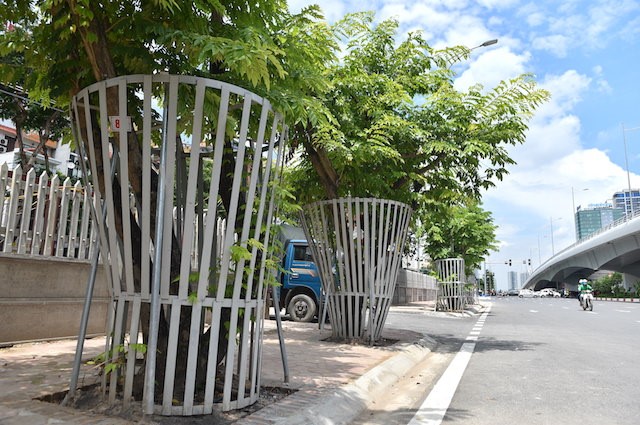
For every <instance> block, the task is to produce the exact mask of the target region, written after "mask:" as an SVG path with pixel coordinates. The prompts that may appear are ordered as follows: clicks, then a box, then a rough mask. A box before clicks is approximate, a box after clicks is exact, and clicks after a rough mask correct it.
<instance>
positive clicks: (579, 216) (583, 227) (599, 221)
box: [575, 204, 640, 240]
mask: <svg viewBox="0 0 640 425" xmlns="http://www.w3.org/2000/svg"><path fill="white" fill-rule="evenodd" d="M638 207H639V208H640V204H639V205H638ZM638 212H639V213H640V210H639V211H638ZM624 216H625V210H624V209H623V208H618V207H616V206H615V205H612V204H589V205H588V206H587V208H584V209H583V208H581V207H578V209H577V211H576V217H575V218H576V238H577V239H578V240H580V239H582V238H585V237H587V236H589V235H591V234H592V233H594V232H597V231H598V230H600V229H602V228H603V227H608V226H609V225H611V224H613V223H614V222H615V221H616V220H618V219H620V218H622V217H624Z"/></svg>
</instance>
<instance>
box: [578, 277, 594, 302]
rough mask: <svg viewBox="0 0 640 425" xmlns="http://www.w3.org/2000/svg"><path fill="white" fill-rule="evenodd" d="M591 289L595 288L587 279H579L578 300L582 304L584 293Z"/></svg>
mask: <svg viewBox="0 0 640 425" xmlns="http://www.w3.org/2000/svg"><path fill="white" fill-rule="evenodd" d="M591 290H593V288H592V287H591V284H590V283H589V281H588V280H587V279H580V280H579V281H578V294H579V295H578V302H579V303H580V304H582V295H583V294H585V293H586V292H587V291H591Z"/></svg>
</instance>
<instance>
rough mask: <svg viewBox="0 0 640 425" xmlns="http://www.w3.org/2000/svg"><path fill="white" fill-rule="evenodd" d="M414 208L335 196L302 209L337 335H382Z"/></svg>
mask: <svg viewBox="0 0 640 425" xmlns="http://www.w3.org/2000/svg"><path fill="white" fill-rule="evenodd" d="M411 213H412V210H411V208H409V207H408V206H407V205H405V204H402V203H400V202H396V201H389V200H383V199H374V198H341V199H332V200H329V201H320V202H315V203H312V204H309V205H306V206H305V207H304V208H303V215H302V219H303V220H302V221H303V228H304V230H305V233H306V235H307V240H308V241H309V245H310V247H311V250H312V253H313V257H314V260H315V261H316V264H317V265H318V270H319V272H320V277H321V280H322V287H323V290H324V293H325V299H326V302H325V304H324V306H325V309H326V311H328V313H329V317H330V320H331V330H332V334H333V336H334V337H338V338H346V339H361V338H365V337H368V339H369V341H370V342H373V341H376V340H379V339H380V336H381V333H382V329H383V327H384V322H385V320H386V318H387V313H388V312H389V307H390V306H391V301H392V299H393V291H394V289H395V285H396V279H397V277H398V270H399V268H400V264H401V259H402V252H403V249H404V243H405V241H406V239H407V232H408V229H409V222H410V219H411ZM323 316H324V312H323Z"/></svg>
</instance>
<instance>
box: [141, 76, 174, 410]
mask: <svg viewBox="0 0 640 425" xmlns="http://www.w3.org/2000/svg"><path fill="white" fill-rule="evenodd" d="M165 89H167V88H166V87H165ZM165 93H166V95H167V96H168V90H165ZM144 96H145V98H146V96H151V92H145V93H144ZM167 115H168V104H167V102H165V107H164V111H163V115H162V118H163V123H162V124H163V129H162V137H163V140H162V151H161V154H160V173H159V174H160V175H159V176H158V188H160V189H159V191H158V192H159V193H158V200H157V207H156V235H155V236H156V238H155V245H154V251H153V252H154V261H153V273H152V276H153V279H152V281H151V313H150V319H149V341H148V347H147V368H146V371H145V376H144V397H143V410H144V413H145V414H148V415H151V414H153V406H154V388H155V377H156V360H157V356H156V351H157V349H158V328H159V322H160V283H161V280H160V279H161V276H160V273H161V270H162V264H161V261H162V249H160V247H162V245H163V236H164V217H165V208H164V205H165V196H166V193H165V192H166V191H165V190H162V189H163V188H164V186H165V167H166V159H167V146H168V144H169V143H168V140H167V124H168V123H167Z"/></svg>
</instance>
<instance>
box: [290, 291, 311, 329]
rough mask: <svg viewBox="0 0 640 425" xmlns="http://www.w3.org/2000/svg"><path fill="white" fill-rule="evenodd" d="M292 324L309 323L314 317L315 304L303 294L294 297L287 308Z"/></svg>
mask: <svg viewBox="0 0 640 425" xmlns="http://www.w3.org/2000/svg"><path fill="white" fill-rule="evenodd" d="M287 311H289V315H290V316H291V320H293V321H294V322H310V321H311V320H313V317H314V316H315V315H316V303H315V302H314V301H313V299H311V297H310V296H308V295H305V294H298V295H294V296H293V297H292V298H291V301H289V306H288V308H287Z"/></svg>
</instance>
